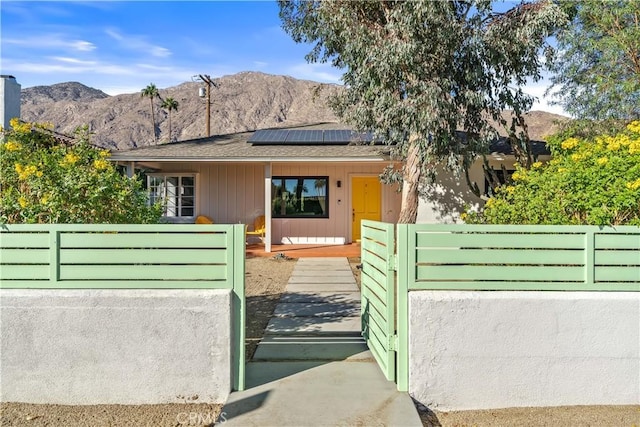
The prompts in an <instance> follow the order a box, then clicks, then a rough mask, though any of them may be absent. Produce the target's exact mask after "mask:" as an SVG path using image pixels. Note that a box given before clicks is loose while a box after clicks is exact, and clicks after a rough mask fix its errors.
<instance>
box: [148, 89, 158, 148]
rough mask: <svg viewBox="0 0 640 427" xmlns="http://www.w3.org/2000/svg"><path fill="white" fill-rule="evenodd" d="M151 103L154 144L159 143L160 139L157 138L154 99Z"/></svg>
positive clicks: (151, 99)
mask: <svg viewBox="0 0 640 427" xmlns="http://www.w3.org/2000/svg"><path fill="white" fill-rule="evenodd" d="M149 102H150V103H151V130H152V131H153V142H154V143H156V144H157V143H158V137H157V136H156V115H155V114H154V111H153V97H151V98H150V101H149Z"/></svg>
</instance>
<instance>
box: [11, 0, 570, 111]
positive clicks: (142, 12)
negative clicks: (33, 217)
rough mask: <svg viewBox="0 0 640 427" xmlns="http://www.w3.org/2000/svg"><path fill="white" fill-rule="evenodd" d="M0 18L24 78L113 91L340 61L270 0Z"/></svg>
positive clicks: (15, 69) (330, 76)
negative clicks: (316, 55) (285, 19)
mask: <svg viewBox="0 0 640 427" xmlns="http://www.w3.org/2000/svg"><path fill="white" fill-rule="evenodd" d="M0 25H1V34H0V35H1V51H0V58H1V59H2V62H1V66H0V69H1V70H0V71H1V72H2V74H10V75H13V76H15V77H16V79H17V81H18V82H19V83H20V84H21V85H22V87H23V88H26V87H31V86H38V85H50V84H54V83H61V82H68V81H78V82H80V83H83V84H85V85H87V86H91V87H94V88H97V89H100V90H102V91H104V92H106V93H108V94H110V95H115V94H120V93H134V92H139V91H140V89H142V88H143V87H145V86H147V85H148V84H149V83H151V82H153V83H155V84H156V86H157V87H159V88H165V87H169V86H175V85H177V84H180V83H183V82H185V81H190V80H191V78H192V76H194V75H196V74H209V75H210V76H211V77H214V78H215V77H220V76H223V75H228V74H234V73H237V72H240V71H262V72H265V73H270V74H284V75H289V76H293V77H296V78H300V79H308V80H314V81H321V82H329V83H340V71H339V70H337V69H333V68H331V66H329V65H327V64H308V63H307V62H306V61H305V59H304V56H305V54H306V53H307V52H308V51H309V49H310V48H309V46H306V45H299V44H296V43H294V42H293V41H292V40H291V38H290V37H289V36H288V35H287V34H286V33H285V32H284V31H283V30H282V29H281V27H280V19H279V17H278V6H277V4H276V2H275V1H189V2H187V1H122V2H107V1H81V2H71V1H63V2H58V1H11V0H9V1H7V0H2V2H1V3H0ZM545 86H546V83H545V82H542V83H538V84H536V85H530V86H529V87H528V91H529V92H530V93H531V94H533V95H535V96H541V95H542V93H543V92H544V88H545ZM534 109H540V110H546V111H553V112H561V110H560V109H559V107H555V106H553V107H549V106H547V105H546V103H545V102H544V100H542V103H539V104H537V105H535V106H534Z"/></svg>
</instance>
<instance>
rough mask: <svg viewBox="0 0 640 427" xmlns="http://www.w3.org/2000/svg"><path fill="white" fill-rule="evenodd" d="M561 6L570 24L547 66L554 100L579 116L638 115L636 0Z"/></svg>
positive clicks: (639, 18) (639, 24)
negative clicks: (550, 76) (555, 53)
mask: <svg viewBox="0 0 640 427" xmlns="http://www.w3.org/2000/svg"><path fill="white" fill-rule="evenodd" d="M561 4H562V5H563V7H564V9H565V11H566V12H567V14H568V15H569V16H570V18H571V25H568V26H567V27H566V28H565V29H563V31H560V32H559V33H558V36H557V40H558V57H557V59H556V60H555V61H554V62H552V64H551V71H553V72H554V75H553V76H552V78H551V81H552V83H553V87H552V89H553V88H555V89H556V91H555V92H554V95H555V96H556V97H557V98H558V99H559V101H558V102H557V103H558V104H560V105H562V106H563V107H564V109H565V110H566V111H567V112H568V113H570V114H572V115H573V116H575V117H578V118H584V119H609V118H611V119H627V120H629V119H634V118H635V119H637V118H640V0H582V1H580V2H574V1H570V2H567V1H563V2H562V3H561Z"/></svg>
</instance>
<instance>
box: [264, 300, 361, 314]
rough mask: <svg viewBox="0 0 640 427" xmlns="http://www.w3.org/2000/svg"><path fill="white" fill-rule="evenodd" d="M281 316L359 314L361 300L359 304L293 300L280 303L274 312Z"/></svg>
mask: <svg viewBox="0 0 640 427" xmlns="http://www.w3.org/2000/svg"><path fill="white" fill-rule="evenodd" d="M273 315H274V316H279V317H310V316H321V317H322V316H326V317H344V316H359V315H360V302H359V301H358V303H357V304H345V303H316V302H312V303H306V302H292V303H283V302H281V303H279V304H278V305H277V306H276V309H275V311H274V313H273Z"/></svg>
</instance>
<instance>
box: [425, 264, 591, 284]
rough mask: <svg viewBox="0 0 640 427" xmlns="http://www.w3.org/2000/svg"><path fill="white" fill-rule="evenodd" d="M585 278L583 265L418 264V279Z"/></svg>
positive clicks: (531, 279)
mask: <svg viewBox="0 0 640 427" xmlns="http://www.w3.org/2000/svg"><path fill="white" fill-rule="evenodd" d="M583 279H584V268H583V267H548V266H544V267H540V268H536V267H533V266H481V265H479V266H469V265H462V266H459V265H448V266H441V265H435V266H433V265H418V266H417V268H416V280H417V281H444V280H466V281H474V280H478V281H480V280H504V281H510V282H518V281H534V280H535V281H549V282H566V281H574V280H575V281H580V280H583Z"/></svg>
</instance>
